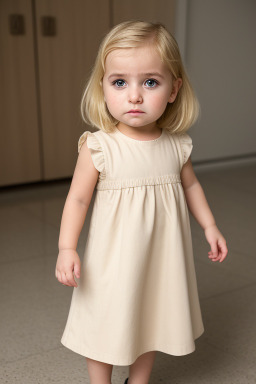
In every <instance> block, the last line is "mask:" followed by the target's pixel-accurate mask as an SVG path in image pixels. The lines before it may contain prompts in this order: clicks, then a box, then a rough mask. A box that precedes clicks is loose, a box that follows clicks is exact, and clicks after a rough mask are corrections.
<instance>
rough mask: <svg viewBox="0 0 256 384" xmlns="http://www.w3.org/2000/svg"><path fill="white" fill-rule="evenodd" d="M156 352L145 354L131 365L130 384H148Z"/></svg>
mask: <svg viewBox="0 0 256 384" xmlns="http://www.w3.org/2000/svg"><path fill="white" fill-rule="evenodd" d="M155 356H156V351H151V352H147V353H143V355H141V356H139V357H138V358H137V360H136V361H135V362H134V363H133V364H132V365H130V368H129V379H128V384H148V381H149V378H150V374H151V371H152V368H153V364H154V360H155Z"/></svg>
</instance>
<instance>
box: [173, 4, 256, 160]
mask: <svg viewBox="0 0 256 384" xmlns="http://www.w3.org/2000/svg"><path fill="white" fill-rule="evenodd" d="M178 1H180V0H178ZM181 3H184V1H183V0H182V1H181ZM185 3H186V7H184V6H183V9H186V12H187V13H186V39H185V44H186V46H185V64H186V68H187V70H188V72H189V75H190V78H191V80H192V83H193V85H194V88H195V90H196V93H197V95H198V98H199V101H200V104H201V117H200V120H199V121H198V122H197V123H196V124H195V125H194V126H193V127H192V128H191V130H190V131H189V132H190V134H191V136H192V138H193V140H194V144H195V146H194V149H193V154H192V161H193V162H195V163H197V162H200V161H204V160H206V161H211V160H213V161H214V160H221V159H222V160H228V159H230V160H232V159H240V160H242V159H243V158H246V157H248V156H250V155H254V156H256V133H255V132H256V126H255V125H256V124H255V100H256V50H255V36H256V23H255V15H256V2H255V1H254V0H243V1H242V0H224V1H223V0H214V1H212V0H191V1H190V0H188V1H187V2H185ZM181 22H182V23H184V16H183V19H182V20H181Z"/></svg>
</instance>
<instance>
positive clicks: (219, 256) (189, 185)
mask: <svg viewBox="0 0 256 384" xmlns="http://www.w3.org/2000/svg"><path fill="white" fill-rule="evenodd" d="M180 176H181V183H182V186H183V189H184V194H185V197H186V201H187V205H188V208H189V210H190V212H191V213H192V215H193V216H194V218H195V219H196V220H197V222H198V223H199V224H200V226H201V227H202V228H203V229H204V232H205V236H206V239H207V241H208V242H209V244H210V246H211V251H210V252H209V253H208V254H209V257H210V258H212V261H217V260H219V261H220V262H222V261H223V260H224V259H225V257H226V256H227V253H228V250H227V246H226V240H225V238H224V237H223V236H222V234H221V233H220V231H219V230H218V228H217V225H216V222H215V219H214V216H213V214H212V211H211V209H210V207H209V205H208V202H207V200H206V197H205V194H204V191H203V188H202V186H201V184H200V183H199V181H198V179H197V177H196V175H195V173H194V170H193V166H192V163H191V158H189V159H188V161H187V162H186V163H185V165H184V166H183V168H182V170H181V174H180Z"/></svg>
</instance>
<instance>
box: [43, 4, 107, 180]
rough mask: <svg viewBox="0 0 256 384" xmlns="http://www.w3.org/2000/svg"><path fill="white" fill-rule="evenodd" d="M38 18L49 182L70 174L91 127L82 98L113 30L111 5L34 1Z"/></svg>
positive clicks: (45, 158) (46, 161)
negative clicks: (81, 139) (104, 41)
mask: <svg viewBox="0 0 256 384" xmlns="http://www.w3.org/2000/svg"><path fill="white" fill-rule="evenodd" d="M44 16H48V17H50V18H49V19H44V20H45V23H46V24H45V32H44V33H45V34H44V33H43V31H42V17H44ZM47 20H48V21H47ZM36 21H37V42H38V57H39V77H40V100H41V119H42V139H43V153H44V156H43V158H44V163H43V164H44V179H46V180H49V179H55V178H62V177H69V176H72V174H73V172H74V167H75V162H76V159H77V142H78V138H79V136H80V135H81V134H82V132H83V131H85V130H87V129H91V128H90V127H89V126H86V125H85V124H84V123H83V122H82V119H81V117H80V101H81V97H82V93H83V89H84V86H85V82H86V80H87V78H88V76H89V74H90V70H91V69H92V66H93V64H94V61H95V58H96V54H97V51H98V47H99V44H100V41H101V39H102V37H103V36H104V35H105V33H106V32H107V31H108V29H109V3H108V1H102V0H94V1H93V2H91V1H89V0H65V1H63V0H36ZM47 23H49V24H48V27H47ZM47 33H49V34H47Z"/></svg>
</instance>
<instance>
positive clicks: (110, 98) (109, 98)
mask: <svg viewBox="0 0 256 384" xmlns="http://www.w3.org/2000/svg"><path fill="white" fill-rule="evenodd" d="M104 95H105V100H106V103H107V106H108V109H109V110H112V109H118V108H120V104H121V97H120V95H118V94H116V93H112V92H105V93H104Z"/></svg>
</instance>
